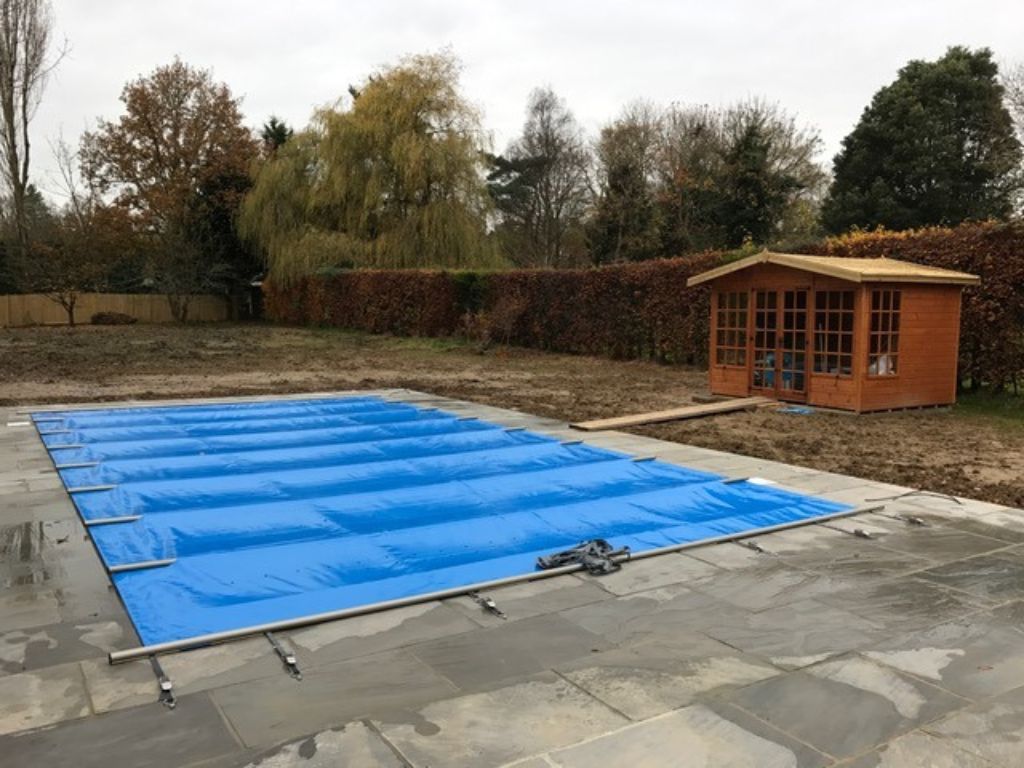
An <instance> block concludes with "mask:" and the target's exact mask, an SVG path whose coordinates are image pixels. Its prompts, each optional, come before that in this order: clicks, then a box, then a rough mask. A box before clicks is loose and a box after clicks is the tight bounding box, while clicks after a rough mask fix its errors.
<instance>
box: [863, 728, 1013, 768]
mask: <svg viewBox="0 0 1024 768" xmlns="http://www.w3.org/2000/svg"><path fill="white" fill-rule="evenodd" d="M843 768H994V764H993V763H991V762H989V761H988V760H985V759H984V758H982V757H978V756H977V755H974V754H971V753H970V752H965V751H964V750H962V749H959V748H958V747H957V746H956V745H954V744H951V743H950V742H949V741H947V740H945V739H942V738H939V737H938V736H933V735H932V734H930V733H922V732H920V731H915V732H913V733H908V734H906V735H905V736H900V737H899V738H896V739H893V740H892V741H890V742H889V743H888V744H886V745H885V746H884V747H879V748H878V749H874V750H872V751H871V752H870V753H868V754H867V755H864V756H862V757H860V758H857V759H855V760H852V761H850V762H848V763H843Z"/></svg>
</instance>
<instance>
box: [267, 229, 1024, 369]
mask: <svg viewBox="0 0 1024 768" xmlns="http://www.w3.org/2000/svg"><path fill="white" fill-rule="evenodd" d="M801 250H802V251H803V252H805V253H819V254H830V255H836V256H860V257H877V256H889V257H891V258H896V259H903V260H906V261H914V262H918V263H921V264H931V265H934V266H938V267H945V268H947V269H957V270H962V271H965V272H971V273H974V274H977V275H980V276H981V279H982V284H981V285H980V286H978V287H976V288H968V289H966V290H965V292H964V305H963V316H962V327H961V378H963V379H970V380H971V382H972V384H974V385H975V386H978V385H980V383H981V382H985V383H989V384H993V385H995V386H996V387H1004V386H1008V385H1011V384H1012V385H1014V386H1018V385H1019V382H1020V381H1021V380H1022V379H1024V225H1020V224H996V223H982V224H965V225H961V226H959V227H957V228H955V229H944V228H930V229H924V230H917V231H912V232H885V231H879V232H870V233H854V234H850V235H844V236H842V237H837V238H830V239H828V240H826V241H824V242H822V243H819V244H817V245H814V246H810V247H808V248H803V249H801ZM725 258H727V255H726V254H721V253H702V254H698V255H694V256H688V257H683V258H677V259H662V260H654V261H646V262H640V263H636V264H622V265H613V266H607V267H600V268H595V269H575V270H540V269H536V270H530V269H527V270H511V271H507V272H442V271H432V270H363V271H351V272H344V273H341V274H338V275H335V276H331V277H315V278H308V279H306V280H304V281H300V282H297V283H295V284H292V285H289V286H281V287H277V286H273V285H269V286H265V289H264V290H265V292H266V310H267V316H268V317H270V318H271V319H274V320H278V321H281V322H287V323H295V324H309V325H330V326H339V327H344V328H351V329H354V330H364V331H369V332H371V333H392V334H396V335H402V336H446V335H452V334H457V333H461V334H466V335H468V336H471V337H473V338H478V339H480V340H483V341H495V342H500V343H505V344H514V345H517V346H524V347H533V348H536V349H545V350H550V351H556V352H570V353H579V354H593V355H606V356H610V357H614V358H620V359H650V360H658V361H661V362H669V363H691V364H692V363H697V364H703V363H706V362H707V352H708V315H709V307H708V296H709V293H708V289H707V288H706V287H703V286H702V287H698V288H687V287H686V279H687V278H688V277H690V276H691V275H694V274H697V273H699V272H703V271H705V270H707V269H711V268H713V267H715V266H717V265H718V264H720V263H722V261H723V260H724V259H725Z"/></svg>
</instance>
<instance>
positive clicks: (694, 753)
mask: <svg viewBox="0 0 1024 768" xmlns="http://www.w3.org/2000/svg"><path fill="white" fill-rule="evenodd" d="M729 714H730V715H731V717H729V716H728V715H727V716H725V717H723V716H722V714H720V713H718V712H715V711H713V710H712V709H709V708H707V707H704V706H692V707H687V708H685V709H681V710H679V711H678V712H672V713H670V714H666V715H663V716H661V717H657V718H653V719H650V720H647V721H646V722H644V723H640V724H638V725H634V726H631V727H629V728H624V729H622V730H619V731H615V732H613V733H610V734H607V735H605V736H601V737H600V738H597V739H593V740H591V741H588V742H586V743H583V744H580V745H577V746H573V747H568V748H566V749H562V750H558V751H555V752H553V753H551V754H550V755H548V756H547V760H548V764H549V765H551V766H554V767H555V768H592V767H593V766H595V765H609V764H612V763H610V762H609V760H610V759H611V756H614V763H613V764H615V765H622V766H644V768H679V766H683V765H685V766H686V768H754V766H756V767H757V768H819V767H820V766H825V765H828V764H829V763H830V762H831V760H829V759H828V758H827V757H825V756H823V755H821V754H820V753H818V752H815V751H814V750H813V749H811V748H810V747H808V746H806V745H804V744H800V743H799V742H797V741H795V740H794V739H792V738H790V737H787V736H786V735H784V734H782V733H780V732H778V731H772V730H771V729H770V728H766V727H765V726H764V724H762V723H756V721H754V720H753V718H750V717H749V716H747V717H744V716H743V715H742V713H739V712H736V711H732V712H730V713H729Z"/></svg>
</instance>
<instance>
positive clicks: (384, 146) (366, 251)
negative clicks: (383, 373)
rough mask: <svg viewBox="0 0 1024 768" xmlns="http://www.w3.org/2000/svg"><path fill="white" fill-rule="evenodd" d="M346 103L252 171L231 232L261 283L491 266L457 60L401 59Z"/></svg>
mask: <svg viewBox="0 0 1024 768" xmlns="http://www.w3.org/2000/svg"><path fill="white" fill-rule="evenodd" d="M350 94H351V98H350V99H349V100H348V102H347V103H346V104H344V105H341V106H338V107H336V108H333V109H327V110H323V111H321V112H320V113H318V114H317V115H316V116H315V118H314V121H313V124H312V125H311V126H310V127H309V128H308V129H307V130H306V131H304V132H302V133H301V134H297V135H296V136H295V137H294V138H293V139H292V140H291V141H289V142H288V143H286V144H285V145H284V146H283V147H281V150H280V151H279V152H278V153H277V154H276V155H275V156H274V157H273V158H271V159H270V160H268V161H266V162H264V163H263V164H262V165H261V167H260V168H259V170H258V172H257V174H256V180H255V184H254V187H253V189H252V191H251V192H250V194H249V195H248V197H247V199H246V201H245V204H244V206H243V209H242V215H241V219H240V225H241V229H242V233H243V234H244V235H245V236H246V237H248V238H250V239H251V240H253V241H255V242H256V243H257V244H258V245H259V246H260V247H261V248H262V249H263V251H264V253H265V254H266V256H267V260H268V265H269V267H270V273H271V275H272V277H275V278H277V279H282V278H284V279H287V278H292V277H296V276H299V275H302V274H308V273H310V272H313V271H316V270H318V269H323V268H329V267H338V266H374V267H397V268H403V267H470V266H480V265H486V264H490V263H492V261H493V258H494V257H493V250H492V249H491V247H490V246H489V244H488V242H487V237H486V227H485V222H486V218H487V215H488V212H489V209H488V195H487V191H486V187H485V185H484V177H483V167H482V162H483V152H482V144H483V140H482V137H483V132H482V130H481V127H480V116H479V114H478V113H477V111H476V110H475V109H474V108H473V106H472V105H471V104H470V103H469V102H468V101H466V99H465V98H464V97H463V96H462V95H461V94H460V92H459V64H458V62H457V61H456V60H455V59H454V58H453V57H452V56H450V55H447V54H437V55H422V56H413V57H409V58H406V59H403V60H402V61H401V62H399V63H398V64H397V65H395V66H391V67H387V68H385V69H383V70H382V71H380V72H379V73H377V74H375V75H372V76H370V77H369V78H368V79H367V80H366V81H365V82H364V83H363V84H362V85H361V86H360V87H357V88H352V89H350Z"/></svg>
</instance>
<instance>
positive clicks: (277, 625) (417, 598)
mask: <svg viewBox="0 0 1024 768" xmlns="http://www.w3.org/2000/svg"><path fill="white" fill-rule="evenodd" d="M884 508H885V505H884V504H875V505H872V506H866V507H855V508H854V509H846V510H842V511H839V512H832V513H830V514H827V515H821V516H819V517H815V518H809V519H806V520H793V521H791V522H788V523H780V524H778V525H769V526H765V527H764V528H757V529H755V530H752V531H742V532H741V533H729V534H725V535H722V536H716V537H714V538H711V539H702V540H700V541H687V542H684V543H682V544H670V545H668V546H666V547H658V548H657V549H647V550H644V551H643V552H633V553H630V554H626V555H620V556H618V557H616V558H615V559H616V560H617V561H620V562H622V561H626V560H642V559H644V558H647V557H654V556H655V555H663V554H668V553H670V552H682V551H684V550H687V549H696V548H697V547H704V546H708V545H711V544H722V543H724V542H727V541H736V540H737V539H745V538H748V537H750V536H763V535H765V534H769V533H775V532H776V531H785V530H787V529H789V528H800V527H803V526H805V525H814V524H816V523H822V522H825V521H827V520H835V519H837V518H841V517H850V516H852V515H862V514H864V513H866V512H876V511H878V510H880V509H884ZM582 569H583V566H582V565H564V566H562V567H561V568H551V569H549V570H546V571H531V572H530V573H523V574H519V575H517V576H506V577H504V578H501V579H491V580H490V581H479V582H476V583H475V584H466V585H464V586H461V587H452V588H450V589H441V590H438V591H436V592H427V593H425V594H422V595H412V596H410V597H399V598H396V599H394V600H384V601H382V602H379V603H370V604H369V605H360V606H356V607H354V608H342V609H340V610H337V611H326V612H324V613H314V614H311V615H309V616H300V617H297V618H294V619H282V620H280V621H272V622H268V623H266V624H257V625H255V626H252V627H241V628H239V629H229V630H225V631H223V632H211V633H209V634H206V635H197V636H196V637H188V638H184V639H182V640H169V641H167V642H164V643H153V644H152V645H142V646H139V647H137V648H128V649H126V650H122V651H112V652H111V653H110V654H108V656H107V660H108V661H109V662H110V663H111V664H121V663H123V662H126V661H132V660H134V659H138V658H142V657H144V656H151V655H153V654H157V653H171V652H173V651H185V650H189V649H191V648H199V647H202V646H204V645H213V644H215V643H223V642H226V641H228V640H236V639H238V638H240V637H248V636H250V635H260V634H263V633H264V632H280V631H283V630H289V629H299V628H301V627H308V626H311V625H313V624H322V623H324V622H326V621H337V620H339V619H349V618H353V617H355V616H365V615H366V614H369V613H378V612H380V611H386V610H389V609H391V608H404V607H406V606H409V605H418V604H419V603H429V602H431V601H433V600H444V599H446V598H449V597H458V596H460V595H464V594H466V593H467V592H479V591H481V590H485V589H495V588H497V587H504V586H509V585H511V584H521V583H522V582H526V581H537V580H539V579H549V578H551V577H553V576H561V575H563V574H566V573H574V572H576V571H579V570H582Z"/></svg>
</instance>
